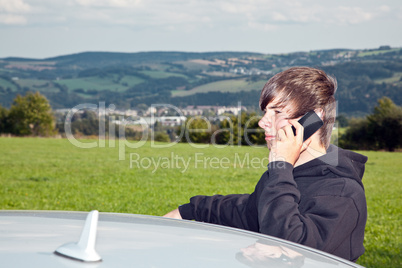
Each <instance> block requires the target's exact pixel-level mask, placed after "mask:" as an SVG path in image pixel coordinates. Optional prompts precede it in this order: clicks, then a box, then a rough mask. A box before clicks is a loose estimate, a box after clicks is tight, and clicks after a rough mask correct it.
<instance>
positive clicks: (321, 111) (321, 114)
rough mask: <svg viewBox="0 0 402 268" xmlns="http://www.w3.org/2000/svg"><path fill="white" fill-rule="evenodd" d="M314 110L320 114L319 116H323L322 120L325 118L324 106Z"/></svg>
mask: <svg viewBox="0 0 402 268" xmlns="http://www.w3.org/2000/svg"><path fill="white" fill-rule="evenodd" d="M314 112H315V113H316V114H317V115H318V117H319V118H321V120H324V115H325V113H324V110H323V109H322V108H317V109H315V110H314Z"/></svg>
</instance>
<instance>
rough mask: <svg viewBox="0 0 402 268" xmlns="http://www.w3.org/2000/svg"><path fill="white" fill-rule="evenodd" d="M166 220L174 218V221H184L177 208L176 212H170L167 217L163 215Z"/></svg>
mask: <svg viewBox="0 0 402 268" xmlns="http://www.w3.org/2000/svg"><path fill="white" fill-rule="evenodd" d="M163 217H165V218H172V219H180V220H181V219H183V218H182V217H181V215H180V212H179V209H178V208H176V209H175V210H172V211H170V212H169V213H167V214H166V215H163Z"/></svg>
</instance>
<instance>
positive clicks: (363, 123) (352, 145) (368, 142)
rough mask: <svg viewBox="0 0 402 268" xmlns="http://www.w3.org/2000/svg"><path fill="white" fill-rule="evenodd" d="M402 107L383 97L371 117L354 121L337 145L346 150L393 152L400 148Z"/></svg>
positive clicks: (401, 141) (401, 144) (401, 139)
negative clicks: (382, 150) (384, 150)
mask: <svg viewBox="0 0 402 268" xmlns="http://www.w3.org/2000/svg"><path fill="white" fill-rule="evenodd" d="M401 133H402V107H400V106H397V105H396V104H395V103H393V102H392V100H391V99H389V98H387V97H383V98H381V99H379V100H378V105H377V106H376V107H375V108H374V111H373V113H372V114H371V115H369V116H367V117H366V118H364V119H359V120H357V119H354V120H351V121H350V123H349V128H348V130H347V131H346V132H345V134H343V135H342V136H341V138H340V139H339V145H340V146H341V147H344V148H348V149H364V150H379V149H386V150H388V151H394V150H395V149H396V148H400V147H402V135H401Z"/></svg>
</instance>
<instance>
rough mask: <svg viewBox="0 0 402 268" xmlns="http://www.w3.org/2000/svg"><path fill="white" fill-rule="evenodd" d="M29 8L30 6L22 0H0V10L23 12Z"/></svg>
mask: <svg viewBox="0 0 402 268" xmlns="http://www.w3.org/2000/svg"><path fill="white" fill-rule="evenodd" d="M30 10H31V6H30V5H28V4H26V3H25V2H24V1H23V0H0V12H2V13H3V12H6V13H25V12H28V11H30Z"/></svg>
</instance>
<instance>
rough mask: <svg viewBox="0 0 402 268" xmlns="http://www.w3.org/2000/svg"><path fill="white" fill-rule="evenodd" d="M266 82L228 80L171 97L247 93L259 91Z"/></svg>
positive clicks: (175, 92)
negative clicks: (216, 93) (217, 92)
mask: <svg viewBox="0 0 402 268" xmlns="http://www.w3.org/2000/svg"><path fill="white" fill-rule="evenodd" d="M266 82H267V81H266V80H261V81H257V82H252V83H250V82H248V81H246V80H245V79H229V80H223V81H217V82H212V83H208V84H205V85H201V86H198V87H195V88H192V89H190V90H186V91H172V96H173V97H183V96H189V95H193V94H196V93H206V92H213V91H220V92H239V91H242V90H244V91H249V90H261V88H263V87H264V85H265V83H266Z"/></svg>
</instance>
